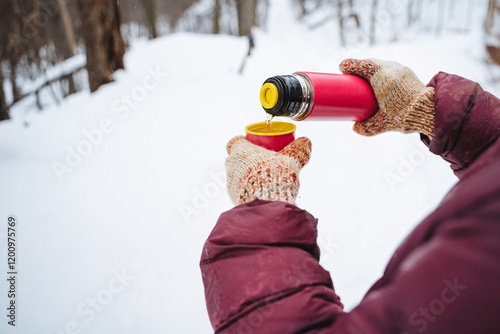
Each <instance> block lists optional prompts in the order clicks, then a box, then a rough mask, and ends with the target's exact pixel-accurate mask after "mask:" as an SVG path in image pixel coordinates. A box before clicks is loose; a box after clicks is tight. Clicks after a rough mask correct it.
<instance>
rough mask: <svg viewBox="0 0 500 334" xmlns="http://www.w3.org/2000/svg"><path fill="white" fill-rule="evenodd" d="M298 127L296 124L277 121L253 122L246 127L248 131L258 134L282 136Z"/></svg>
mask: <svg viewBox="0 0 500 334" xmlns="http://www.w3.org/2000/svg"><path fill="white" fill-rule="evenodd" d="M296 129H297V127H296V126H295V124H292V123H288V122H277V121H273V122H271V124H267V123H266V122H259V123H253V124H248V125H247V126H246V127H245V131H246V132H247V133H249V134H252V135H257V136H282V135H287V134H290V133H293V132H295V130H296Z"/></svg>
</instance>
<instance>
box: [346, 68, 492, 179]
mask: <svg viewBox="0 0 500 334" xmlns="http://www.w3.org/2000/svg"><path fill="white" fill-rule="evenodd" d="M340 70H341V71H342V73H344V74H353V75H357V76H359V77H361V78H363V79H365V80H366V81H368V82H369V83H370V85H371V87H372V89H373V91H374V93H375V96H376V98H377V102H378V103H379V107H380V109H379V110H378V111H377V112H376V113H375V114H374V115H373V116H372V117H371V118H369V119H367V120H365V121H361V122H356V123H355V124H354V131H356V132H357V133H359V134H361V135H364V136H374V135H378V134H381V133H384V132H387V131H399V132H403V133H412V132H417V133H420V134H421V138H422V141H423V142H424V143H425V144H426V145H428V146H429V149H430V151H431V152H432V153H434V154H437V155H440V156H441V157H442V158H443V159H444V160H446V161H448V162H450V164H451V168H452V169H453V171H454V173H455V175H457V176H458V177H459V178H461V177H462V176H463V175H464V174H465V171H466V170H467V169H469V167H470V166H471V165H472V164H473V163H474V162H475V161H476V159H477V158H478V157H479V156H480V155H481V154H482V153H483V152H484V151H485V150H486V149H487V148H488V147H490V146H491V144H492V143H493V142H495V141H496V139H497V138H498V136H499V135H500V100H499V99H498V98H496V97H495V96H493V95H491V94H490V93H488V92H485V91H483V89H482V88H481V86H480V85H479V84H478V83H476V82H473V81H470V80H468V79H465V78H462V77H460V76H457V75H452V74H448V73H444V72H440V73H438V74H437V75H436V76H434V78H433V79H432V80H431V82H430V83H429V84H428V85H427V87H426V86H424V84H423V83H422V82H421V81H420V80H419V79H418V78H417V77H416V76H415V74H414V73H413V72H412V71H411V70H410V69H409V68H407V67H405V66H403V65H401V64H399V63H395V62H388V61H382V60H378V59H365V60H357V59H346V60H344V61H342V63H341V64H340Z"/></svg>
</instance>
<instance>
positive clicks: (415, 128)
mask: <svg viewBox="0 0 500 334" xmlns="http://www.w3.org/2000/svg"><path fill="white" fill-rule="evenodd" d="M339 67H340V70H341V71H342V73H344V74H354V75H357V76H359V77H361V78H363V79H365V80H366V81H368V82H369V83H370V85H371V87H372V89H373V91H374V93H375V97H376V99H377V102H378V105H379V110H378V111H377V112H376V113H375V114H374V115H373V116H372V117H370V118H368V119H367V120H364V121H360V122H356V123H355V124H354V131H356V132H357V133H359V134H361V135H364V136H374V135H378V134H380V133H383V132H386V131H399V132H403V133H412V132H419V133H422V134H424V135H426V136H427V137H429V139H432V138H433V134H432V131H433V129H434V94H435V90H434V88H432V87H425V85H424V84H423V83H422V82H420V80H419V79H418V78H417V77H416V76H415V74H414V73H413V72H412V70H410V69H409V68H407V67H405V66H403V65H401V64H398V63H395V62H388V61H382V60H378V59H367V60H357V59H345V60H343V61H342V62H341V63H340V66H339Z"/></svg>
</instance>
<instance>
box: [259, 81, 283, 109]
mask: <svg viewBox="0 0 500 334" xmlns="http://www.w3.org/2000/svg"><path fill="white" fill-rule="evenodd" d="M278 97H279V94H278V88H277V87H276V86H275V85H274V84H272V83H270V82H267V83H265V84H263V85H262V88H261V89H260V103H261V104H262V106H263V107H264V108H266V109H271V108H273V107H274V106H275V105H276V103H278Z"/></svg>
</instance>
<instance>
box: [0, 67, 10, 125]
mask: <svg viewBox="0 0 500 334" xmlns="http://www.w3.org/2000/svg"><path fill="white" fill-rule="evenodd" d="M5 119H10V116H9V107H8V106H7V101H6V100H5V94H4V91H3V76H2V75H1V73H0V121H3V120H5Z"/></svg>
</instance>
